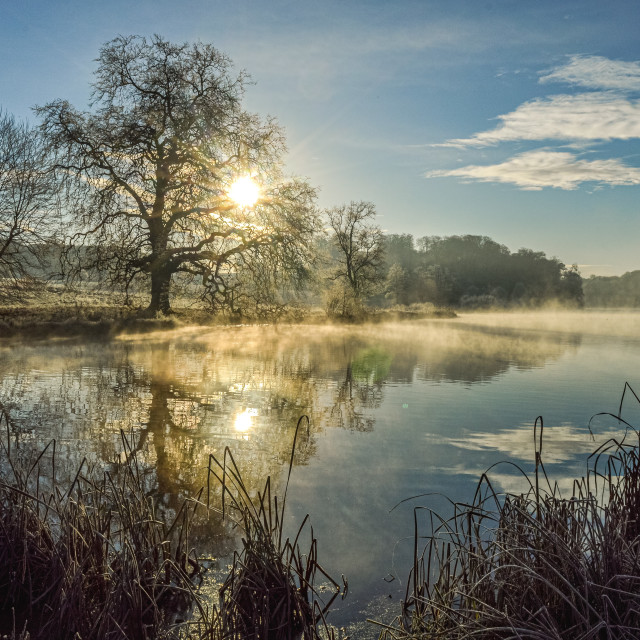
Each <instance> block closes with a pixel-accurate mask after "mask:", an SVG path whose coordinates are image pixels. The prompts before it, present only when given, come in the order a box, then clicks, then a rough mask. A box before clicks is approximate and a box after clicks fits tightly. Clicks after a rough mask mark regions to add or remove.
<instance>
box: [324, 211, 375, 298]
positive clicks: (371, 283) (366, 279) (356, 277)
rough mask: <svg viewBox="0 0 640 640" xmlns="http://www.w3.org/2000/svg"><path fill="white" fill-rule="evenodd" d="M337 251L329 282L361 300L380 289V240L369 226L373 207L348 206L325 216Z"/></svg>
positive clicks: (372, 219)
mask: <svg viewBox="0 0 640 640" xmlns="http://www.w3.org/2000/svg"><path fill="white" fill-rule="evenodd" d="M327 215H328V218H329V226H330V227H331V229H332V231H333V241H334V243H335V247H336V249H337V254H338V259H337V262H338V264H337V266H336V267H335V269H334V272H333V274H332V276H331V279H332V280H342V281H344V282H345V283H346V284H348V285H349V287H351V289H352V291H353V292H354V294H355V296H356V297H357V298H358V299H362V298H364V297H366V296H368V295H371V294H372V293H374V292H375V291H376V290H377V289H379V288H380V287H381V283H382V280H383V278H384V276H383V271H382V268H383V265H384V244H383V242H384V236H383V234H382V230H381V229H380V227H378V226H376V225H375V224H373V221H374V219H375V217H376V210H375V206H374V205H373V204H372V203H370V202H351V203H350V204H349V205H343V206H341V207H336V208H334V209H331V210H329V211H328V213H327Z"/></svg>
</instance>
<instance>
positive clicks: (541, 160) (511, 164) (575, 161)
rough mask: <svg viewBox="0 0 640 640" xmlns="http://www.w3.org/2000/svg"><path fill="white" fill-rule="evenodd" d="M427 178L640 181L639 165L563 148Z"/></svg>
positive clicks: (523, 184) (567, 184)
mask: <svg viewBox="0 0 640 640" xmlns="http://www.w3.org/2000/svg"><path fill="white" fill-rule="evenodd" d="M426 177H427V178H441V177H457V178H463V179H466V180H470V181H473V180H476V181H479V182H501V183H507V184H514V185H516V186H518V187H520V188H521V189H525V190H529V191H538V190H540V189H542V188H544V187H555V188H557V189H565V190H572V189H576V188H577V187H578V186H579V185H580V184H581V183H583V182H597V183H600V184H606V185H610V186H619V185H636V184H640V168H637V167H630V166H627V165H625V164H623V163H622V162H620V161H619V160H616V159H607V160H583V159H580V158H578V157H577V156H575V155H574V154H572V153H569V152H564V151H547V150H538V151H528V152H526V153H522V154H520V155H517V156H514V157H513V158H510V159H508V160H506V161H505V162H501V163H499V164H494V165H486V166H478V165H469V166H466V167H461V168H459V169H452V170H440V171H430V172H428V173H427V174H426Z"/></svg>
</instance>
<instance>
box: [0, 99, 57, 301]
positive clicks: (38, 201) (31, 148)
mask: <svg viewBox="0 0 640 640" xmlns="http://www.w3.org/2000/svg"><path fill="white" fill-rule="evenodd" d="M56 193H57V190H56V182H55V180H54V178H53V175H52V174H51V172H49V171H48V170H47V150H46V147H45V145H44V144H43V142H42V139H41V138H40V137H39V135H38V132H37V131H35V130H33V129H31V128H29V126H28V125H27V124H25V123H20V122H18V121H16V120H15V118H14V117H13V116H11V115H9V114H7V113H3V112H0V280H1V281H2V282H1V284H2V285H4V286H0V295H2V294H3V293H4V295H7V294H8V295H16V294H19V293H20V290H21V288H22V285H23V284H24V282H25V280H30V279H32V278H33V276H34V274H36V273H37V272H38V271H42V269H44V268H45V266H46V265H45V263H46V258H47V251H48V250H49V248H50V242H51V240H52V236H53V233H54V230H55V225H56V216H55V213H56V210H57V208H56ZM6 285H9V287H8V288H7V286H6Z"/></svg>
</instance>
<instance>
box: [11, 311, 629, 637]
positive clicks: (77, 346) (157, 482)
mask: <svg viewBox="0 0 640 640" xmlns="http://www.w3.org/2000/svg"><path fill="white" fill-rule="evenodd" d="M631 317H632V318H634V321H637V318H635V315H631ZM638 317H639V318H640V315H639V316H638ZM481 319H482V322H483V324H484V326H472V325H473V324H474V323H475V324H478V323H477V317H476V318H471V319H462V320H460V321H453V322H431V323H423V324H420V325H417V326H416V325H409V324H400V325H379V326H375V325H374V326H372V327H359V328H348V327H337V328H330V329H327V328H315V327H308V326H303V327H288V328H283V329H278V328H275V329H273V328H260V327H257V328H256V327H253V328H252V327H247V328H240V329H226V330H224V329H214V330H211V331H207V332H202V331H200V332H196V331H184V332H177V333H174V334H170V335H167V336H161V337H158V336H143V337H141V338H140V339H131V338H130V339H123V340H119V341H115V342H113V343H110V344H108V345H98V344H82V343H64V342H60V343H55V342H54V343H48V344H40V345H38V344H27V345H22V346H20V345H12V346H10V347H9V346H8V347H5V348H2V347H1V346H0V350H1V352H0V402H2V403H3V404H5V405H6V406H8V408H9V409H10V411H11V415H12V416H13V418H14V420H15V423H16V425H17V428H18V431H19V433H18V434H16V438H17V439H19V440H21V441H23V442H34V443H39V444H40V446H41V445H42V444H43V443H46V442H47V441H48V439H49V438H51V437H56V438H57V439H58V443H59V447H60V449H61V450H62V451H64V452H65V459H66V464H67V467H66V469H67V472H68V474H69V475H73V473H74V472H75V470H76V467H77V465H78V464H79V462H80V460H81V459H82V457H83V456H84V455H87V456H88V457H89V459H90V461H92V462H95V463H105V462H109V461H111V460H113V458H114V456H115V454H116V452H119V451H120V450H121V448H120V444H119V443H120V429H123V430H124V431H125V432H127V433H130V434H131V437H132V438H133V440H134V442H135V443H136V444H135V446H136V447H137V448H138V451H139V456H140V457H141V460H142V462H143V464H144V465H145V468H146V469H147V471H148V473H149V474H150V475H149V482H150V483H151V486H152V487H153V489H154V491H155V492H156V493H157V494H158V495H159V496H161V497H162V500H163V502H164V503H165V504H167V505H169V506H171V505H172V504H177V503H174V502H172V501H171V497H170V496H171V495H174V494H176V493H177V494H180V495H183V496H184V495H188V494H190V493H192V492H194V491H195V490H196V489H197V488H199V486H202V485H203V484H205V482H206V472H205V469H206V464H207V460H208V456H209V454H213V455H215V456H218V457H220V456H222V455H223V452H224V449H225V447H227V446H228V447H229V448H230V450H231V451H232V453H233V455H234V457H235V458H236V460H237V461H238V464H239V466H240V468H241V469H242V470H243V474H244V475H245V481H246V482H247V484H248V486H249V488H250V490H251V491H257V490H261V489H262V487H263V484H264V480H265V478H266V476H267V475H269V474H271V475H272V477H273V479H274V486H275V487H278V486H279V487H280V490H281V489H282V486H283V482H284V479H285V471H283V470H284V469H286V465H287V463H288V461H289V456H290V447H291V442H292V439H293V431H294V427H295V424H296V422H297V420H298V418H299V417H300V416H301V415H303V414H306V415H309V416H310V418H311V429H310V431H309V432H308V433H307V432H306V430H304V433H302V434H301V437H300V440H299V449H298V452H297V454H296V465H297V468H296V469H295V470H294V473H293V474H292V476H291V484H290V488H289V496H288V504H287V508H288V510H289V518H290V521H291V526H292V527H293V523H294V522H296V521H297V522H299V521H300V520H301V519H302V517H304V515H306V514H307V513H309V514H310V515H311V521H312V524H313V527H314V532H315V534H316V536H317V538H318V540H319V552H320V561H321V563H322V564H323V566H325V568H326V569H327V570H328V571H329V573H331V574H332V575H334V576H336V577H338V578H339V577H340V574H341V573H344V574H345V575H346V576H347V577H348V579H349V585H350V595H349V597H348V598H347V600H345V601H344V603H340V604H339V605H338V606H339V609H340V610H339V611H337V612H336V614H335V616H334V621H335V622H338V623H342V622H345V621H348V620H349V619H353V618H354V617H360V615H359V613H358V612H359V611H360V610H364V609H367V611H368V614H367V615H373V614H371V604H370V603H371V601H372V599H375V602H378V603H382V602H391V603H393V602H394V601H395V600H397V599H398V598H399V597H401V595H402V593H401V592H402V583H403V582H404V580H405V579H406V576H407V572H408V568H409V557H410V552H411V548H412V541H411V535H412V531H413V524H412V523H413V507H414V506H417V505H424V506H427V507H429V508H432V509H436V510H442V511H443V512H444V513H448V512H447V508H448V504H449V503H448V502H447V499H446V497H448V498H450V499H452V500H469V499H470V498H471V496H472V494H473V491H474V488H475V484H476V482H477V479H478V477H479V475H480V474H481V473H482V472H483V471H484V470H486V469H487V468H488V467H489V466H491V465H494V464H495V463H498V462H500V461H502V460H505V459H508V460H511V461H513V462H514V463H517V464H518V465H519V466H520V467H522V468H523V469H524V470H525V471H526V472H530V471H531V469H532V468H533V457H534V445H533V427H532V425H533V422H534V420H535V418H536V417H537V416H538V415H542V416H543V417H544V424H545V431H544V443H543V460H544V462H545V466H546V468H547V471H548V473H549V475H550V477H551V478H552V481H557V482H558V483H559V485H560V486H561V488H563V489H564V488H567V487H570V484H571V479H572V478H573V477H575V476H581V475H583V473H584V470H585V468H586V467H585V464H586V457H587V456H588V454H589V453H590V452H591V451H592V450H593V449H594V448H595V447H596V446H597V445H598V444H600V443H602V442H604V441H605V440H606V439H607V438H610V437H614V436H615V437H620V436H621V429H620V426H619V425H618V424H616V422H615V420H612V419H611V418H606V417H603V418H599V419H597V420H596V421H594V423H593V425H592V428H593V431H594V436H595V441H594V440H592V439H591V438H590V436H589V433H588V429H587V426H586V425H587V423H588V421H589V418H590V417H591V415H593V414H594V413H596V412H597V411H612V412H613V413H615V412H617V408H618V407H617V405H618V401H619V397H620V393H621V391H622V388H623V385H624V382H625V380H629V382H630V383H631V384H632V385H634V380H633V378H631V376H632V375H634V374H635V372H636V371H638V360H639V357H640V342H638V341H637V340H636V339H634V338H633V336H632V333H631V332H630V331H625V332H623V336H622V337H620V338H616V337H615V336H613V335H612V333H615V332H612V331H611V330H610V329H611V323H608V324H607V321H606V319H604V318H599V322H600V325H599V328H598V327H596V329H593V330H591V331H585V332H584V333H567V332H564V331H561V330H558V329H559V328H560V329H566V328H567V326H572V325H571V322H570V320H569V319H568V318H567V317H566V316H563V318H562V322H561V325H560V327H558V326H548V323H547V324H545V326H542V327H540V326H537V327H536V326H531V327H530V328H529V329H527V330H518V329H517V328H515V327H511V328H508V329H500V328H497V327H495V326H493V325H492V324H491V317H490V316H488V315H487V316H482V318H481ZM545 322H546V321H545ZM581 322H582V320H581ZM616 322H617V323H618V324H619V316H618V317H617V318H616ZM538 324H540V323H538ZM582 328H584V327H582ZM605 329H608V330H606V331H605ZM636 386H638V387H640V381H638V383H637V384H636ZM624 415H625V416H626V417H628V419H629V420H630V421H631V422H632V423H633V424H640V420H638V419H637V418H639V417H640V411H638V408H637V407H635V406H634V405H633V403H631V402H630V403H629V404H628V405H626V407H625V412H624ZM63 466H64V465H63ZM491 478H492V481H493V482H494V484H495V486H497V487H499V488H501V489H502V490H519V489H521V488H523V486H524V485H523V482H522V478H521V476H519V474H518V472H517V470H516V469H515V468H514V467H509V466H507V465H499V466H497V467H495V468H493V469H492V471H491ZM427 493H428V494H431V495H429V496H424V497H421V498H419V499H416V500H415V501H409V502H407V503H404V504H402V505H401V506H399V507H398V508H397V509H396V510H394V511H393V512H392V513H390V510H391V509H392V508H393V507H394V505H396V504H398V503H399V502H400V501H402V500H404V499H405V498H407V497H410V496H415V495H421V494H427ZM445 496H446V497H445ZM385 578H386V580H385ZM389 596H391V598H389ZM381 606H382V605H381ZM383 608H384V607H383ZM376 631H377V630H376V629H372V631H371V633H370V635H371V637H376V636H377V633H376Z"/></svg>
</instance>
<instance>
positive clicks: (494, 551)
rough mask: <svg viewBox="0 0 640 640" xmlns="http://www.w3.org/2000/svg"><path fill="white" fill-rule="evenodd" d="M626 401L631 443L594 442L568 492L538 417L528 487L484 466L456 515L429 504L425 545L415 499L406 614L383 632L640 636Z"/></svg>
mask: <svg viewBox="0 0 640 640" xmlns="http://www.w3.org/2000/svg"><path fill="white" fill-rule="evenodd" d="M627 390H629V391H630V392H631V393H633V390H631V388H630V387H628V385H626V386H625V391H627ZM633 395H634V396H635V397H636V399H637V396H636V395H635V393H633ZM623 399H624V393H623ZM621 410H622V402H621V405H620V411H619V413H618V415H617V416H613V417H614V418H615V419H616V420H618V421H620V422H621V423H623V424H625V425H626V427H627V429H628V432H627V435H628V438H625V440H627V439H628V440H629V441H630V443H627V442H625V441H622V442H618V441H615V440H611V441H609V442H607V443H606V444H605V445H603V446H602V447H601V448H599V449H598V450H597V451H596V452H594V454H593V455H592V456H591V457H590V461H589V467H588V472H587V474H586V475H585V476H584V477H583V478H581V479H577V480H575V481H574V484H573V491H572V494H571V496H570V497H568V498H567V497H563V496H562V495H561V494H560V491H559V489H558V487H557V486H556V485H551V483H550V482H549V480H548V478H547V476H546V473H545V471H544V466H543V463H542V432H543V423H542V419H541V418H538V419H537V420H536V424H535V430H534V440H535V441H536V444H537V446H536V465H535V471H534V473H533V474H532V477H531V478H528V480H529V489H528V491H526V492H524V493H522V494H519V495H511V494H507V495H504V496H503V495H500V494H499V493H498V492H497V491H496V490H495V489H494V487H493V486H492V484H491V481H490V479H489V477H488V475H486V474H485V475H483V476H482V478H481V479H480V481H479V484H478V487H477V490H476V493H475V496H474V499H473V501H472V502H471V503H470V504H454V505H453V515H452V516H451V517H450V518H446V519H445V518H443V517H440V516H438V515H436V514H430V522H431V526H432V534H431V535H430V536H429V537H428V542H427V544H426V547H425V548H424V549H423V550H420V549H419V541H420V540H421V539H423V538H421V534H420V531H419V526H418V522H419V515H420V513H421V512H422V510H421V509H416V510H415V512H414V518H415V531H414V536H415V538H414V539H415V543H414V544H415V546H414V566H413V569H412V572H411V576H410V580H409V582H408V585H407V593H406V598H405V602H404V604H403V609H402V614H401V615H400V616H399V618H398V619H397V621H396V623H395V624H394V625H392V626H390V627H387V628H385V629H384V630H383V632H382V634H381V637H382V638H387V639H390V638H394V639H397V638H413V639H418V638H421V639H427V638H429V639H430V638H443V639H447V640H451V639H458V638H482V639H483V640H492V639H496V640H497V639H501V640H502V639H507V638H527V639H539V640H543V639H544V640H548V639H560V638H562V639H563V640H573V639H576V640H577V639H583V640H588V639H603V640H604V639H608V640H614V639H626V638H628V639H631V638H635V639H637V638H638V637H640V452H639V451H640V450H639V447H638V444H639V443H638V434H637V432H636V431H635V430H634V429H633V428H632V427H631V425H629V424H628V423H626V422H625V421H624V420H623V419H622V417H621V415H620V414H621ZM538 429H539V431H538Z"/></svg>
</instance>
